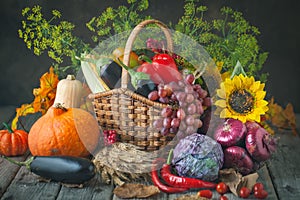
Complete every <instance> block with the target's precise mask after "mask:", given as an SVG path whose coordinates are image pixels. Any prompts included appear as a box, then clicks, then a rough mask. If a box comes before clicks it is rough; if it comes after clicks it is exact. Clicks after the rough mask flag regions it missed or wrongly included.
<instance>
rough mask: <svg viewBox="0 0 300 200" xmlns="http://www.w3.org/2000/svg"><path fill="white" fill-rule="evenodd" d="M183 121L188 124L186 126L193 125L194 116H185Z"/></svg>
mask: <svg viewBox="0 0 300 200" xmlns="http://www.w3.org/2000/svg"><path fill="white" fill-rule="evenodd" d="M185 123H186V125H188V126H193V125H194V123H195V118H194V116H193V115H188V116H186V118H185Z"/></svg>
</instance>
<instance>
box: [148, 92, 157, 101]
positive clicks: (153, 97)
mask: <svg viewBox="0 0 300 200" xmlns="http://www.w3.org/2000/svg"><path fill="white" fill-rule="evenodd" d="M158 98H159V96H158V91H156V90H154V91H152V92H150V93H149V94H148V99H150V100H151V101H156V100H158Z"/></svg>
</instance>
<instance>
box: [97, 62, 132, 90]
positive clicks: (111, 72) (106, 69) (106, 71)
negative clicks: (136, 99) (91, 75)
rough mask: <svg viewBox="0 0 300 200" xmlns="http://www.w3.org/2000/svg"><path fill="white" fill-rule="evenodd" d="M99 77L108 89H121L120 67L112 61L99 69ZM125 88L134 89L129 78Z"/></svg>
mask: <svg viewBox="0 0 300 200" xmlns="http://www.w3.org/2000/svg"><path fill="white" fill-rule="evenodd" d="M100 77H101V79H102V80H103V81H104V83H105V84H106V85H107V86H108V87H109V89H114V88H120V87H121V77H122V67H121V66H120V65H119V64H118V63H116V62H115V61H112V62H111V63H109V64H106V65H104V66H102V67H101V69H100ZM127 88H128V89H130V90H133V89H134V87H133V86H132V84H131V80H130V77H129V80H128V85H127Z"/></svg>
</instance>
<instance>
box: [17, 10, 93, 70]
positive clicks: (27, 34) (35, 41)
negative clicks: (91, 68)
mask: <svg viewBox="0 0 300 200" xmlns="http://www.w3.org/2000/svg"><path fill="white" fill-rule="evenodd" d="M22 15H23V16H24V18H25V20H23V21H22V29H19V31H18V32H19V37H20V38H22V39H23V40H24V42H25V43H26V45H27V48H29V49H33V52H34V54H35V55H38V56H39V55H41V54H42V53H43V52H44V51H47V53H48V56H49V57H50V58H51V59H53V60H54V62H55V63H53V65H54V66H55V70H56V72H57V73H58V74H59V75H60V76H64V72H66V71H67V70H72V71H73V72H76V71H78V69H79V68H80V61H79V60H78V59H76V57H77V56H80V54H81V53H82V52H84V51H86V50H88V49H89V47H88V46H89V45H88V44H85V43H84V42H83V41H82V40H81V39H79V38H78V37H75V36H73V35H72V31H73V30H74V27H75V25H74V24H72V23H70V22H67V21H60V22H57V23H55V22H56V21H58V19H59V18H60V17H61V13H60V12H59V11H57V10H53V11H52V18H51V19H49V20H47V19H45V18H44V17H43V14H42V12H41V7H40V6H34V7H33V8H25V9H23V10H22ZM65 57H67V58H70V61H69V62H70V63H71V64H70V65H69V66H60V65H61V64H62V63H63V62H64V58H65Z"/></svg>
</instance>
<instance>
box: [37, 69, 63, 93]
mask: <svg viewBox="0 0 300 200" xmlns="http://www.w3.org/2000/svg"><path fill="white" fill-rule="evenodd" d="M58 81H59V79H58V76H57V75H56V74H55V73H54V69H53V67H50V69H49V72H46V73H45V74H43V75H42V76H41V78H40V88H41V90H45V91H49V90H55V89H56V86H57V84H58Z"/></svg>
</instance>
